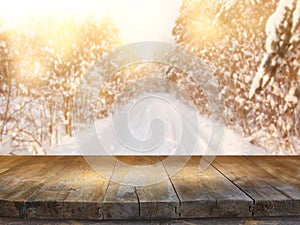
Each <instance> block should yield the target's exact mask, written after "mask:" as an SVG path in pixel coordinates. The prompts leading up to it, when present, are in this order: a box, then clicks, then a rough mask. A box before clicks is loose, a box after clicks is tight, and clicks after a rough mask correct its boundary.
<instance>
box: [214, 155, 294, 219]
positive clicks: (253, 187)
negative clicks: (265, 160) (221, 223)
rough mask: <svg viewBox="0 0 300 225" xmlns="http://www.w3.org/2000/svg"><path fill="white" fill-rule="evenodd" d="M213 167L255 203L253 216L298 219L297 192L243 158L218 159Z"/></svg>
mask: <svg viewBox="0 0 300 225" xmlns="http://www.w3.org/2000/svg"><path fill="white" fill-rule="evenodd" d="M213 165H214V167H216V168H217V169H218V170H219V171H221V172H222V173H223V174H224V175H225V176H226V177H228V178H229V179H230V180H231V181H232V182H233V183H234V184H235V185H237V186H238V187H239V188H240V189H242V190H243V191H244V192H245V193H247V194H248V195H249V196H251V198H252V199H254V201H255V205H254V207H253V208H252V211H253V213H254V216H279V215H281V216H291V215H299V213H300V204H299V203H300V202H299V198H298V197H297V196H299V190H297V189H295V188H293V187H292V186H290V185H288V184H286V183H284V182H282V181H281V180H279V179H278V178H276V177H274V176H273V175H271V174H270V173H268V172H267V171H265V170H264V169H263V168H261V167H259V166H258V165H257V164H255V163H253V162H251V161H250V160H248V159H246V158H245V157H237V156H236V157H217V158H216V159H215V161H214V162H213Z"/></svg>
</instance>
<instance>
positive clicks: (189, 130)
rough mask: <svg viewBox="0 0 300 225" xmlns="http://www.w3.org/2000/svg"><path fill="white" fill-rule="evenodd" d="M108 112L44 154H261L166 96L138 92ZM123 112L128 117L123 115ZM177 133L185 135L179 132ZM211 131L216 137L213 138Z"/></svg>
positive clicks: (242, 140)
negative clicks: (210, 144)
mask: <svg viewBox="0 0 300 225" xmlns="http://www.w3.org/2000/svg"><path fill="white" fill-rule="evenodd" d="M114 115H115V116H114V117H113V118H112V117H108V118H105V119H102V120H97V121H96V122H95V124H94V125H92V126H90V127H88V128H87V129H86V130H84V131H83V132H76V138H75V137H73V138H68V139H66V140H65V142H64V144H62V145H59V146H56V147H55V148H52V149H50V150H49V152H48V154H50V155H55V154H63V155H66V154H70V155H81V154H84V155H211V154H216V155H260V154H267V151H266V150H265V149H262V148H259V147H257V146H254V145H252V144H251V143H249V141H248V140H247V139H246V138H244V137H243V136H242V135H241V134H239V133H237V132H235V131H233V130H230V129H227V128H225V129H224V132H219V133H218V132H216V131H217V130H216V129H215V128H214V126H216V125H217V123H216V122H215V121H213V120H211V119H210V118H208V117H206V116H203V115H199V114H198V113H196V112H195V110H193V109H192V108H191V107H189V106H187V105H186V104H184V103H182V102H181V101H179V100H177V99H175V98H174V97H172V96H170V95H165V94H164V95H152V96H151V95H148V96H147V98H145V96H142V97H141V98H139V99H135V101H134V102H133V101H132V102H130V103H129V104H127V105H125V106H124V107H122V110H121V112H116V113H115V114H114ZM124 115H126V116H127V115H128V117H126V116H125V117H126V118H125V117H124ZM195 116H196V117H195ZM127 118H128V119H127ZM157 118H158V119H159V120H160V122H159V121H158V122H157V121H155V122H157V123H152V124H151V121H153V120H155V119H157ZM197 120H198V121H197ZM161 122H163V123H161ZM151 131H152V132H151ZM183 132H185V134H186V135H184V136H183V135H182V134H183ZM216 133H218V134H216ZM151 134H153V135H152V136H151ZM196 134H198V135H196ZM213 135H217V136H214V137H213ZM212 137H213V138H214V140H216V142H218V143H220V148H219V149H218V150H217V149H213V151H208V150H207V145H208V142H209V140H210V138H212ZM151 138H152V139H151ZM149 140H150V141H149ZM218 143H217V145H218ZM78 146H80V149H79V147H78ZM178 146H179V147H178Z"/></svg>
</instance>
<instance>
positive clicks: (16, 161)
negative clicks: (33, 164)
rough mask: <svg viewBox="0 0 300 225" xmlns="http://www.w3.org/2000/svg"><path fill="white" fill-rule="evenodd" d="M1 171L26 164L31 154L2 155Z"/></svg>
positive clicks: (0, 160) (0, 161) (0, 159)
mask: <svg viewBox="0 0 300 225" xmlns="http://www.w3.org/2000/svg"><path fill="white" fill-rule="evenodd" d="M0 157H1V158H0V173H3V172H5V171H7V170H9V169H13V168H14V167H16V166H17V165H20V164H24V163H25V161H26V160H29V159H30V158H31V156H0Z"/></svg>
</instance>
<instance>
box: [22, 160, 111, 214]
mask: <svg viewBox="0 0 300 225" xmlns="http://www.w3.org/2000/svg"><path fill="white" fill-rule="evenodd" d="M108 183H109V181H108V180H107V179H105V178H103V177H101V176H100V175H99V174H98V173H97V172H96V171H95V170H94V169H93V168H92V167H91V166H90V165H89V164H88V163H87V162H86V161H85V160H84V159H83V158H82V157H75V159H73V160H72V161H71V163H69V164H68V165H67V166H66V167H65V168H64V169H63V170H61V171H60V173H59V174H57V176H56V177H55V179H51V180H50V181H49V182H48V183H47V184H46V185H44V186H43V187H42V188H41V189H40V190H39V191H38V192H36V193H35V194H34V195H32V196H31V197H30V199H29V200H28V202H27V203H26V214H27V217H28V218H40V219H50V218H51V219H82V218H85V219H101V218H102V215H101V214H100V213H99V208H100V204H99V203H100V202H102V201H103V199H104V196H105V192H106V188H107V186H108Z"/></svg>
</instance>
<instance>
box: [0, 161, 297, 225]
mask: <svg viewBox="0 0 300 225" xmlns="http://www.w3.org/2000/svg"><path fill="white" fill-rule="evenodd" d="M187 159H188V160H187ZM200 159H201V158H200V157H192V159H190V157H153V156H151V157H136V156H131V157H95V156H89V157H84V158H83V157H81V156H51V157H49V156H47V157H36V156H35V157H32V156H0V217H1V216H2V217H3V216H5V217H14V218H27V219H72V220H73V219H96V220H104V221H106V222H108V220H114V219H117V220H133V221H135V220H136V221H137V223H139V222H138V221H144V219H151V221H152V220H155V219H156V221H159V220H157V219H172V218H173V219H178V218H211V217H219V218H221V217H222V218H223V217H231V218H234V217H235V218H236V217H248V218H252V219H251V220H249V221H258V224H259V223H260V222H259V220H258V219H254V218H253V216H254V217H257V216H265V217H266V216H272V217H271V218H273V217H274V216H283V217H287V216H299V215H300V212H299V210H300V205H299V199H300V190H299V186H300V185H299V184H300V181H299V180H300V179H299V166H300V162H299V159H300V157H282V158H281V157H273V156H272V157H262V156H259V157H229V156H226V157H225V156H222V157H217V158H216V159H215V161H214V162H213V164H212V166H211V167H209V168H208V169H206V170H205V171H201V170H200V168H199V161H200ZM182 166H183V168H182ZM171 175H172V176H171ZM157 180H160V181H161V182H159V183H156V182H154V181H157ZM173 221H176V220H173ZM179 221H181V222H182V224H184V222H186V221H188V220H178V221H177V222H178V224H181V222H179ZM216 221H217V220H216ZM226 221H227V222H228V224H230V223H229V222H230V221H229V220H228V219H227V220H226ZM200 224H201V223H200ZM204 224H205V223H204ZM232 224H234V223H232ZM241 224H242V223H241ZM249 224H251V223H250V222H249ZM254 224H255V223H254ZM270 224H272V223H270Z"/></svg>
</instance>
